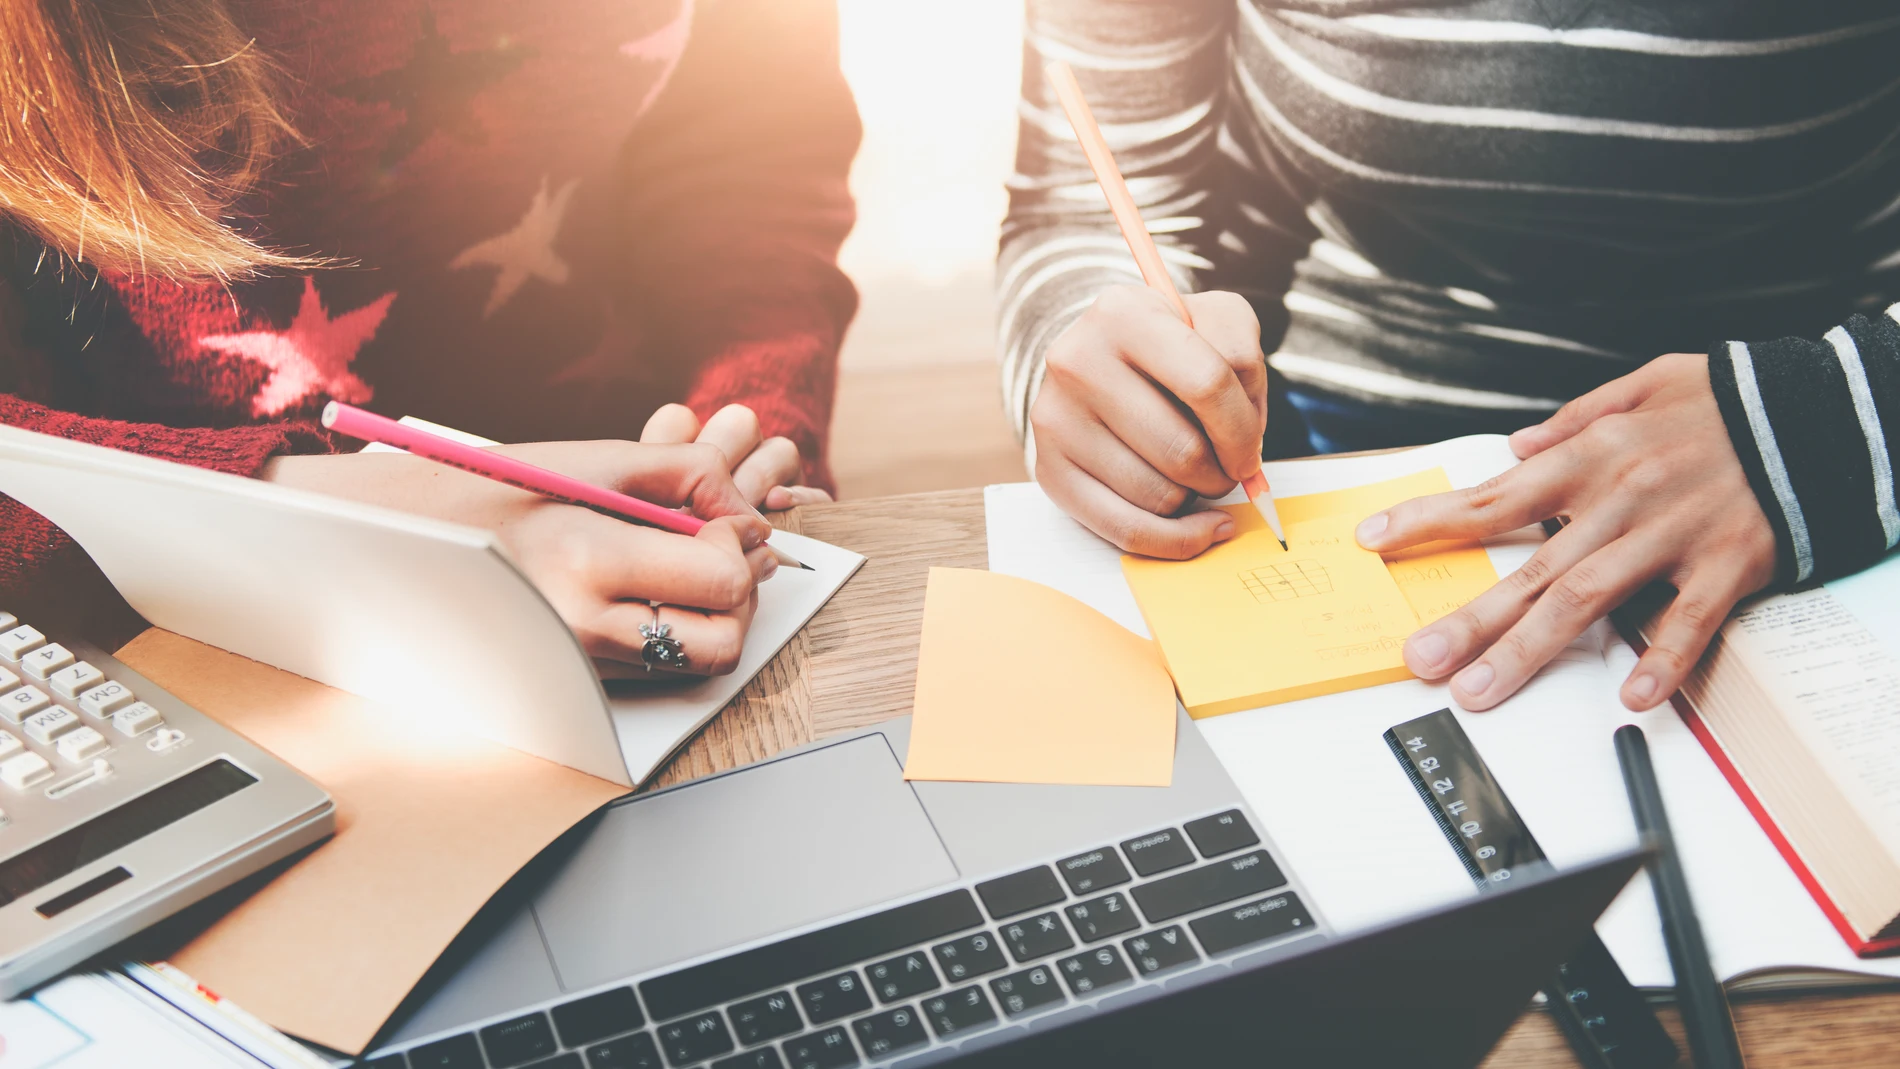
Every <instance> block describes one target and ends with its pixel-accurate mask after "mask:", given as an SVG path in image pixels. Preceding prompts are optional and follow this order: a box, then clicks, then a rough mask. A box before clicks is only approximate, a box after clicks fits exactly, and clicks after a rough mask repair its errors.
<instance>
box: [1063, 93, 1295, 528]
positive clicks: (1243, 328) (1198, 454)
mask: <svg viewBox="0 0 1900 1069" xmlns="http://www.w3.org/2000/svg"><path fill="white" fill-rule="evenodd" d="M1048 78H1049V81H1050V83H1051V84H1052V86H1053V87H1054V88H1055V91H1056V94H1057V96H1058V98H1059V99H1060V100H1061V102H1062V105H1063V108H1064V111H1065V112H1066V113H1067V114H1068V116H1069V119H1070V122H1071V124H1072V125H1073V126H1074V128H1075V130H1076V133H1077V136H1078V139H1079V141H1080V143H1081V145H1082V148H1083V151H1084V153H1085V154H1086V155H1087V157H1088V160H1089V163H1090V166H1091V168H1092V170H1093V172H1094V174H1095V176H1096V178H1097V180H1098V182H1099V183H1100V185H1101V187H1102V190H1103V193H1104V195H1105V197H1106V199H1107V201H1108V205H1109V208H1110V211H1111V212H1112V213H1113V215H1114V217H1115V220H1116V223H1117V225H1118V226H1119V227H1120V229H1121V231H1122V234H1123V237H1124V238H1125V239H1126V240H1127V242H1128V246H1129V249H1130V251H1131V252H1132V253H1133V254H1134V258H1135V261H1136V264H1137V266H1138V267H1139V268H1140V270H1141V273H1142V276H1143V279H1144V282H1145V283H1146V284H1145V285H1144V286H1132V285H1131V286H1116V287H1111V288H1109V289H1107V290H1105V291H1104V292H1103V293H1102V294H1101V295H1100V296H1099V297H1098V298H1097V299H1096V301H1095V303H1094V304H1093V305H1092V306H1091V307H1090V308H1089V309H1088V310H1087V311H1086V312H1084V313H1083V314H1082V316H1081V318H1079V319H1077V320H1076V321H1075V322H1074V323H1073V324H1071V325H1070V326H1069V328H1068V329H1067V330H1066V331H1064V332H1063V334H1062V335H1061V336H1060V337H1058V338H1057V339H1056V340H1055V341H1054V342H1052V343H1051V344H1050V346H1049V348H1048V349H1047V351H1046V353H1045V356H1044V361H1045V365H1046V368H1047V370H1046V375H1045V378H1044V380H1043V384H1042V388H1041V390H1040V391H1039V392H1038V393H1037V395H1036V401H1035V405H1034V407H1033V409H1032V410H1031V412H1030V426H1031V428H1032V430H1033V431H1034V434H1035V443H1036V471H1035V476H1036V481H1037V482H1039V483H1041V484H1042V486H1043V489H1044V490H1045V491H1046V492H1047V493H1048V494H1049V496H1050V497H1051V498H1052V499H1054V500H1055V501H1056V503H1057V504H1059V505H1061V506H1062V507H1063V508H1064V509H1065V510H1066V511H1067V512H1069V514H1070V515H1072V516H1074V517H1075V518H1076V519H1077V520H1078V521H1080V522H1081V523H1082V524H1083V525H1084V526H1086V527H1088V528H1089V529H1090V530H1092V531H1094V532H1095V533H1096V534H1099V535H1101V536H1102V537H1104V538H1106V539H1108V540H1109V541H1111V542H1113V543H1115V544H1116V545H1117V546H1119V547H1121V548H1122V549H1124V550H1127V551H1129V552H1132V553H1140V554H1144V555H1147V556H1154V557H1168V558H1177V559H1178V558H1185V557H1192V556H1194V555H1196V554H1198V553H1200V552H1201V551H1202V550H1205V549H1206V548H1207V547H1208V546H1210V545H1213V544H1214V543H1216V542H1220V541H1224V540H1226V539H1227V538H1230V537H1232V535H1233V533H1234V523H1233V520H1232V519H1231V518H1230V517H1228V516H1227V515H1226V514H1225V513H1222V512H1218V511H1213V512H1206V511H1197V512H1183V510H1184V509H1185V508H1187V507H1188V506H1189V505H1190V504H1191V503H1192V502H1193V501H1194V500H1195V498H1196V496H1197V495H1199V496H1203V497H1218V496H1220V495H1222V494H1225V493H1227V492H1228V491H1229V490H1232V489H1233V487H1234V485H1235V484H1236V483H1245V484H1249V485H1248V496H1249V497H1250V498H1251V499H1254V500H1255V502H1256V504H1257V505H1258V506H1260V507H1261V511H1262V513H1263V515H1265V516H1267V518H1268V523H1269V524H1270V525H1272V526H1274V529H1275V532H1276V533H1279V528H1278V517H1277V516H1275V515H1274V514H1273V512H1272V497H1271V495H1270V493H1267V492H1266V490H1265V483H1264V480H1263V479H1262V478H1261V468H1260V448H1261V442H1262V439H1263V437H1264V435H1265V431H1266V412H1267V375H1266V357H1265V354H1264V353H1262V351H1261V347H1260V324H1259V321H1258V319H1256V318H1255V316H1254V313H1253V309H1252V307H1251V306H1250V305H1248V303H1247V302H1246V300H1245V299H1243V298H1241V297H1240V296H1238V295H1236V294H1232V293H1223V292H1208V293H1195V294H1189V295H1187V296H1185V297H1183V296H1182V295H1181V294H1180V293H1179V291H1178V290H1177V289H1176V288H1175V286H1174V282H1173V280H1172V279H1171V278H1170V277H1169V275H1168V272H1167V269H1166V265H1165V262H1164V260H1163V259H1162V255H1161V252H1160V250H1159V249H1158V248H1157V247H1156V246H1155V243H1154V239H1153V238H1152V237H1150V236H1149V233H1148V229H1147V225H1146V223H1144V222H1143V220H1142V218H1141V215H1140V212H1139V211H1138V209H1137V206H1136V204H1135V201H1134V198H1133V197H1132V196H1131V195H1130V194H1129V193H1128V187H1127V184H1126V182H1124V181H1123V180H1122V177H1121V174H1120V172H1119V170H1118V169H1117V168H1116V166H1115V162H1114V159H1113V156H1112V155H1111V154H1110V152H1109V150H1108V146H1107V143H1106V141H1105V140H1104V139H1103V138H1102V135H1101V132H1100V129H1099V127H1097V125H1096V123H1095V120H1094V117H1093V116H1092V115H1091V114H1090V113H1089V111H1088V105H1087V103H1086V102H1085V101H1084V100H1083V99H1082V96H1081V91H1080V88H1079V86H1077V85H1076V83H1075V77H1074V74H1073V73H1072V72H1070V71H1069V70H1068V68H1067V66H1066V65H1065V64H1059V63H1058V64H1052V65H1051V67H1050V69H1049V72H1048Z"/></svg>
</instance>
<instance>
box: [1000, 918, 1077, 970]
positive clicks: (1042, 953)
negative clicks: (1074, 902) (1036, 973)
mask: <svg viewBox="0 0 1900 1069" xmlns="http://www.w3.org/2000/svg"><path fill="white" fill-rule="evenodd" d="M1003 945H1005V946H1007V947H1009V952H1010V954H1011V955H1013V956H1014V957H1015V958H1016V960H1017V961H1019V962H1028V961H1031V960H1033V959H1036V958H1046V957H1048V956H1049V955H1051V954H1054V953H1055V952H1057V951H1059V950H1067V949H1069V948H1070V947H1072V946H1074V945H1075V940H1073V939H1070V938H1069V930H1068V929H1067V928H1065V927H1063V925H1062V918H1061V917H1060V916H1058V915H1057V914H1054V913H1043V914H1039V915H1037V916H1034V917H1030V918H1028V919H1026V920H1020V921H1017V922H1015V923H1013V924H1005V925H1003Z"/></svg>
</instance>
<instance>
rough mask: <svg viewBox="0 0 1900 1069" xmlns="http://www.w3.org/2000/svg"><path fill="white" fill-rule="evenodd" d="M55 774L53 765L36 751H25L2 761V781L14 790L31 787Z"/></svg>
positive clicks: (0, 775)
mask: <svg viewBox="0 0 1900 1069" xmlns="http://www.w3.org/2000/svg"><path fill="white" fill-rule="evenodd" d="M52 774H53V766H52V765H50V764H48V763H47V761H46V758H44V757H41V756H40V755H39V754H36V753H23V754H20V755H19V756H18V757H10V758H8V759H6V760H5V761H0V783H4V784H6V785H7V786H9V787H12V788H13V789H14V790H16V791H17V790H21V789H23V788H26V787H31V786H33V785H34V784H35V783H38V782H40V781H41V780H43V779H46V778H48V777H49V776H51V775H52Z"/></svg>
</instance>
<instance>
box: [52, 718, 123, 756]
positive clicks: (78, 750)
mask: <svg viewBox="0 0 1900 1069" xmlns="http://www.w3.org/2000/svg"><path fill="white" fill-rule="evenodd" d="M111 748H112V744H111V743H109V742H107V741H106V737H105V736H104V735H101V734H99V733H98V732H97V731H94V730H93V729H92V728H89V727H81V728H78V729H76V730H73V731H68V732H67V733H66V734H64V735H62V736H60V739H59V742H57V743H55V744H54V749H57V750H58V751H59V755H60V756H61V757H63V758H65V759H66V760H67V761H69V762H71V763H72V764H75V765H76V764H79V763H80V762H82V761H90V760H92V759H93V758H94V757H97V756H98V755H100V754H102V753H105V752H106V751H107V750H109V749H111Z"/></svg>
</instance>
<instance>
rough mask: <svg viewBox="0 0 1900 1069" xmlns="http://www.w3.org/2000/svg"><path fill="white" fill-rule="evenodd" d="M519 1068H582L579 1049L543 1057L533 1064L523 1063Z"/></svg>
mask: <svg viewBox="0 0 1900 1069" xmlns="http://www.w3.org/2000/svg"><path fill="white" fill-rule="evenodd" d="M521 1069H583V1067H582V1065H581V1055H580V1052H579V1051H573V1050H570V1051H568V1052H567V1053H566V1054H556V1055H555V1056H554V1057H552V1058H543V1059H541V1060H540V1061H538V1062H535V1063H534V1064H533V1065H524V1066H522V1067H521Z"/></svg>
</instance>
